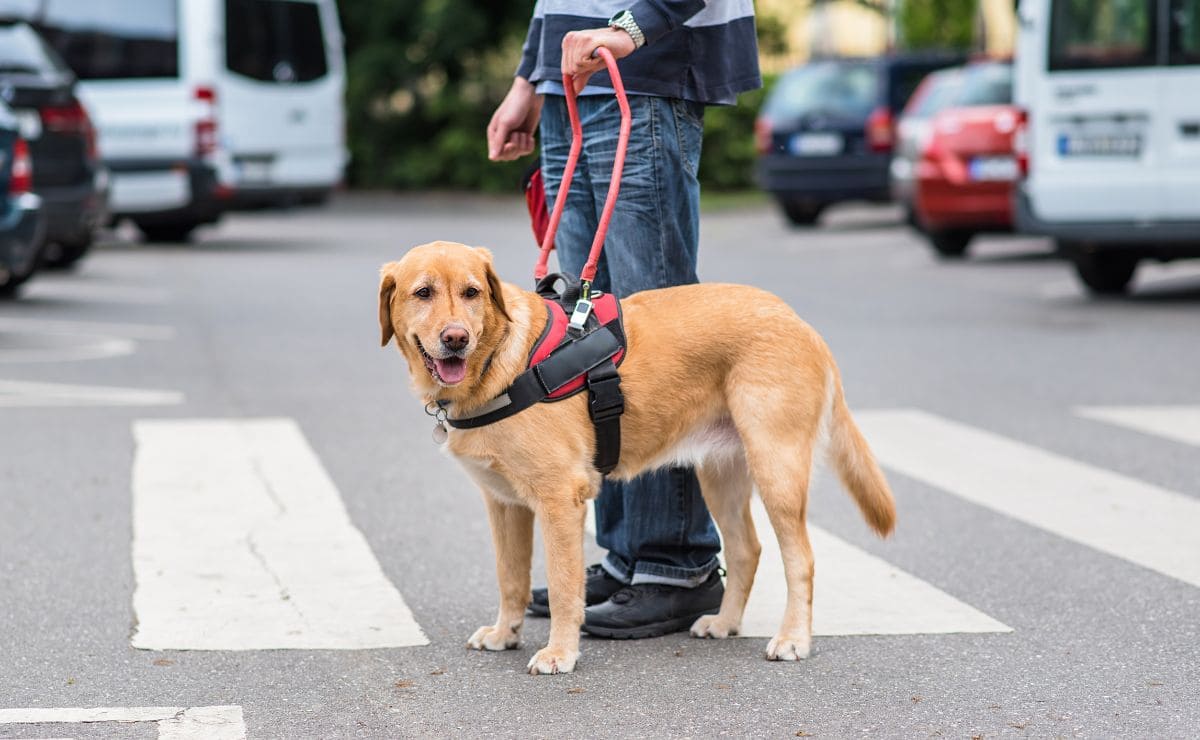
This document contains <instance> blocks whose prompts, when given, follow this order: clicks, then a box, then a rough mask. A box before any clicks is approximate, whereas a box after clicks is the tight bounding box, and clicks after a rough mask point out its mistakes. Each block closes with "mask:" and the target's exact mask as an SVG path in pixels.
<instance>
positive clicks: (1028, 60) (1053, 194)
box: [1015, 0, 1200, 293]
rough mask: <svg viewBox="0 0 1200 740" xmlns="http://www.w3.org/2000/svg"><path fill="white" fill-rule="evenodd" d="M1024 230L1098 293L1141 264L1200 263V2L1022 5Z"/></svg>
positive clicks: (1121, 286)
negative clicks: (1046, 241)
mask: <svg viewBox="0 0 1200 740" xmlns="http://www.w3.org/2000/svg"><path fill="white" fill-rule="evenodd" d="M1018 16H1019V17H1018V21H1019V30H1018V39H1017V54H1016V90H1015V92H1016V101H1017V104H1018V105H1020V106H1022V107H1023V108H1024V109H1025V110H1026V111H1027V115H1028V121H1027V124H1026V128H1025V131H1024V134H1023V137H1021V138H1023V139H1024V145H1025V147H1026V148H1027V155H1028V172H1027V176H1026V177H1025V179H1024V181H1023V182H1021V183H1020V187H1019V189H1018V193H1017V202H1016V204H1015V205H1016V216H1017V225H1018V228H1019V229H1020V230H1021V231H1025V232H1029V233H1034V234H1044V235H1048V236H1052V237H1055V238H1057V239H1058V243H1059V246H1060V249H1061V251H1062V252H1063V254H1064V255H1065V256H1067V257H1068V258H1070V259H1071V260H1072V261H1073V262H1074V263H1075V266H1076V269H1077V271H1078V273H1079V277H1080V278H1081V279H1082V281H1083V282H1084V283H1085V284H1086V285H1087V286H1088V287H1089V288H1090V289H1091V290H1092V291H1094V292H1098V293H1115V292H1121V291H1123V290H1125V288H1126V286H1127V285H1128V283H1129V281H1130V279H1131V278H1132V277H1133V273H1134V270H1135V269H1136V267H1137V263H1138V261H1139V260H1140V259H1142V258H1157V259H1164V260H1166V259H1174V258H1177V257H1200V0H1106V1H1105V2H1079V1H1078V0H1021V2H1020V6H1019V8H1018Z"/></svg>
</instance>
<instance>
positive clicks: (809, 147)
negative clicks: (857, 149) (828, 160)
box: [791, 132, 843, 157]
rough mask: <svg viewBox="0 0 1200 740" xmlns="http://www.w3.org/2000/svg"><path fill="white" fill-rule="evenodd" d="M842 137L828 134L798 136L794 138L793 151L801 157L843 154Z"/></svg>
mask: <svg viewBox="0 0 1200 740" xmlns="http://www.w3.org/2000/svg"><path fill="white" fill-rule="evenodd" d="M842 146H843V141H842V135H841V134H832V133H828V132H822V133H813V134H796V135H795V136H793V137H792V142H791V151H792V154H795V155H797V156H800V157H828V156H830V155H833V154H841V152H842Z"/></svg>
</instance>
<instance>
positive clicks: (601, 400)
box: [440, 274, 625, 474]
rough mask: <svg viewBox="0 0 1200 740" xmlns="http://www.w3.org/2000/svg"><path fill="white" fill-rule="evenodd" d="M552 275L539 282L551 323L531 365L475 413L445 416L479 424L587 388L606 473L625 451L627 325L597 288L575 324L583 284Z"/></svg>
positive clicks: (598, 462) (455, 423) (460, 423)
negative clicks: (621, 371)
mask: <svg viewBox="0 0 1200 740" xmlns="http://www.w3.org/2000/svg"><path fill="white" fill-rule="evenodd" d="M560 280H561V281H564V282H565V278H563V277H562V276H561V275H557V274H552V275H548V276H546V277H545V278H543V279H542V280H541V281H540V282H539V283H538V294H539V295H540V296H541V297H542V301H543V303H544V304H545V306H546V327H545V329H543V330H542V334H541V336H540V337H539V338H538V340H537V342H535V343H534V345H533V349H532V350H531V351H530V353H529V360H528V362H527V367H528V369H527V370H525V372H523V373H521V374H520V375H518V376H517V377H516V379H515V380H513V382H512V384H511V385H509V386H508V388H507V389H506V390H505V391H504V392H503V393H501V394H500V395H499V396H497V397H496V398H494V399H492V400H491V401H489V402H488V403H486V404H484V406H483V407H481V408H479V409H477V410H476V411H475V412H473V413H472V414H470V415H467V416H460V417H457V418H451V417H449V416H448V415H447V416H440V418H441V419H443V420H444V421H445V423H447V424H449V425H450V426H451V427H453V428H455V429H476V428H478V427H482V426H487V425H488V424H494V423H495V422H497V421H500V420H501V419H507V418H508V417H510V416H512V415H514V414H517V413H520V412H521V411H524V410H525V409H527V408H529V407H530V406H532V405H534V404H535V403H551V402H554V401H561V400H563V399H564V398H570V397H571V396H574V395H576V394H578V393H582V392H583V391H584V390H586V391H587V392H588V416H590V417H591V420H592V426H593V428H594V429H595V431H596V450H595V457H594V460H593V462H594V464H595V466H596V470H599V471H600V473H601V474H607V473H609V472H611V471H612V469H613V468H615V467H616V466H617V462H618V460H619V459H620V456H621V414H622V413H623V412H624V410H625V397H624V395H623V394H622V393H621V377H620V375H618V373H617V367H619V366H620V364H621V361H622V360H624V359H625V330H624V326H623V325H622V323H621V306H620V303H618V301H617V299H616V296H613V295H611V294H608V293H595V292H593V293H592V294H591V295H590V297H589V302H590V304H591V310H590V311H588V314H587V316H586V319H585V320H584V321H583V323H582V326H577V325H576V324H572V323H571V320H570V318H568V316H567V310H566V307H572V308H573V310H575V309H577V307H578V304H579V295H580V285H579V284H578V283H573V284H572V283H568V284H567V288H566V289H565V290H564V291H563V293H562V294H560V293H558V292H557V291H555V290H554V285H555V284H556V283H557V282H559V281H560Z"/></svg>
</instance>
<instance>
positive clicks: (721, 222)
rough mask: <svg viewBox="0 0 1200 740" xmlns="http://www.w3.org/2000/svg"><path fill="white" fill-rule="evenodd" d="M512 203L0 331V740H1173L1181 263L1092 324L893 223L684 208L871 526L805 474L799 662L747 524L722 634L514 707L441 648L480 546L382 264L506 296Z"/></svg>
mask: <svg viewBox="0 0 1200 740" xmlns="http://www.w3.org/2000/svg"><path fill="white" fill-rule="evenodd" d="M522 209H523V205H522V204H521V203H520V202H519V201H517V200H514V199H509V198H480V197H464V196H456V195H448V194H447V195H432V196H414V197H396V196H388V195H362V196H352V197H345V198H342V199H340V200H339V201H337V202H335V204H334V205H333V206H332V207H330V208H328V209H324V210H315V211H295V212H286V213H258V214H247V215H239V216H235V217H231V218H229V219H228V220H227V221H226V222H225V223H224V224H223V225H222V226H220V227H219V228H217V229H213V230H210V231H207V232H201V233H200V234H199V235H198V238H197V240H196V241H195V243H193V244H191V245H187V246H165V245H154V244H149V245H143V244H136V243H133V242H131V241H128V240H125V239H123V238H121V237H122V234H118V235H116V236H115V237H114V238H112V239H110V240H108V241H107V242H106V243H105V244H103V245H102V246H100V247H99V248H98V249H97V250H96V251H95V253H94V255H93V256H91V257H89V258H88V259H87V260H86V261H85V262H84V263H83V264H82V265H81V266H80V267H79V269H78V270H77V271H76V272H74V273H65V274H39V275H38V276H37V277H36V279H35V280H34V281H32V282H31V283H30V284H29V285H28V289H27V291H26V293H25V295H24V297H23V298H22V299H20V300H19V301H15V302H10V303H5V304H0V450H2V451H3V452H2V454H0V594H2V595H3V598H2V599H0V624H3V625H4V627H3V629H0V736H2V737H21V738H23V737H43V738H44V737H51V736H54V737H65V736H70V737H153V736H156V735H157V736H158V737H220V738H235V737H242V736H248V737H252V738H253V737H352V736H353V737H398V736H485V735H486V736H495V735H499V736H543V735H556V736H567V737H576V736H579V737H582V736H649V737H660V736H672V737H674V736H680V737H685V736H696V737H709V736H718V735H734V736H763V737H783V736H788V737H791V736H816V737H822V736H823V737H842V736H871V737H877V736H878V737H915V736H955V737H968V736H970V737H992V736H997V735H1017V736H1020V735H1031V736H1038V737H1041V736H1067V737H1073V736H1080V737H1096V736H1117V735H1130V736H1137V737H1172V736H1185V735H1188V734H1191V733H1192V732H1194V728H1195V726H1196V724H1197V722H1200V693H1198V691H1197V688H1196V687H1197V686H1200V618H1198V617H1197V615H1200V538H1197V537H1196V536H1195V532H1197V531H1200V487H1198V485H1197V481H1200V475H1197V473H1198V472H1200V467H1198V465H1197V462H1196V461H1197V459H1200V456H1198V455H1197V447H1200V387H1198V386H1197V384H1196V380H1195V377H1196V375H1195V368H1196V367H1198V366H1200V345H1197V343H1196V341H1195V337H1196V329H1197V326H1198V320H1200V313H1198V312H1200V269H1197V268H1196V267H1195V266H1192V265H1188V264H1186V263H1179V264H1171V265H1165V266H1159V267H1154V268H1153V269H1149V270H1143V271H1142V272H1141V273H1140V274H1139V277H1138V281H1139V282H1138V285H1137V288H1136V290H1135V292H1134V293H1133V294H1132V295H1131V296H1130V297H1127V298H1123V299H1116V300H1095V299H1092V298H1089V297H1087V296H1086V295H1085V294H1084V293H1083V292H1082V291H1081V290H1080V289H1078V288H1077V287H1076V286H1075V284H1074V282H1073V277H1072V274H1071V271H1070V269H1069V268H1068V267H1067V266H1066V265H1064V264H1062V263H1060V262H1058V261H1057V260H1055V259H1054V258H1053V256H1052V255H1051V253H1050V248H1049V246H1048V244H1046V243H1045V242H1043V241H1040V240H1033V239H1023V238H1017V237H992V238H982V239H980V240H979V242H978V243H977V244H973V245H972V256H971V257H969V258H968V259H966V260H963V261H958V262H950V263H947V262H940V261H938V260H937V259H935V258H934V257H933V256H932V254H931V253H930V252H929V250H928V249H927V247H925V246H924V245H923V244H922V242H921V241H920V240H919V239H917V238H916V237H915V236H914V235H912V234H911V233H910V232H908V231H907V230H906V229H905V228H904V227H902V226H901V225H899V214H898V212H897V211H895V210H894V209H889V208H870V209H867V208H853V207H851V208H842V209H838V210H834V211H832V212H830V213H829V214H827V215H826V216H825V219H824V220H825V223H824V224H823V225H822V226H821V227H818V228H815V229H806V230H793V229H790V228H788V227H785V226H784V224H783V222H782V219H781V218H780V217H779V216H778V215H777V214H776V213H775V212H774V211H772V210H769V209H767V208H766V207H765V206H754V207H742V208H735V209H720V210H716V211H713V212H709V213H706V214H705V215H704V217H703V223H702V256H701V275H702V278H703V279H704V280H706V281H728V282H744V283H752V284H756V285H759V286H761V287H764V288H767V289H769V290H772V291H774V292H776V293H778V294H779V295H781V296H783V297H784V298H785V299H786V300H787V301H788V302H789V303H790V304H791V305H792V306H793V307H794V308H795V309H796V310H797V311H798V312H799V313H800V314H801V315H802V316H803V317H804V318H805V319H806V320H808V321H809V322H810V323H812V324H813V325H814V326H815V327H816V328H817V329H818V330H819V331H821V332H822V334H823V335H824V336H825V338H826V339H827V341H828V342H829V344H830V346H831V348H832V349H833V351H834V354H835V355H836V357H837V358H838V362H839V365H840V368H841V370H842V373H843V376H844V382H845V387H846V392H847V396H848V400H849V402H850V404H851V407H852V408H853V409H854V410H855V413H856V416H857V417H858V419H859V421H860V424H861V426H862V427H863V429H864V432H865V434H866V435H867V438H868V440H869V441H870V442H871V444H872V445H873V447H874V449H875V451H876V453H877V455H878V456H879V458H880V461H881V463H882V464H883V465H884V467H885V470H886V472H887V474H888V477H889V479H890V481H891V483H892V486H893V488H894V491H895V494H896V497H897V503H898V509H899V525H898V530H897V532H896V534H895V535H894V536H893V537H892V538H891V539H889V540H887V541H879V540H877V539H875V538H874V537H873V536H871V535H870V534H869V532H868V530H867V528H866V527H865V526H864V525H863V524H862V522H861V520H860V519H859V517H858V514H857V511H856V510H855V509H854V507H853V504H852V503H851V502H850V501H849V499H848V498H847V497H846V496H845V495H844V494H842V493H841V492H840V490H839V488H838V486H837V484H836V482H835V481H834V480H833V479H832V478H831V477H827V476H819V477H818V478H817V480H816V481H815V483H814V487H813V491H812V506H811V513H810V522H811V529H812V531H813V542H814V549H815V551H816V562H817V576H816V584H817V585H816V595H815V600H814V611H815V618H814V621H815V631H816V634H817V637H816V639H815V642H814V654H813V656H812V657H811V658H810V659H809V660H807V661H803V662H800V663H796V664H785V663H768V662H766V661H764V660H763V659H762V653H763V649H764V647H765V645H766V641H767V638H768V637H769V636H770V635H771V634H772V633H773V630H774V626H775V620H777V619H778V618H779V616H780V612H781V607H780V603H781V601H780V600H781V598H782V588H783V579H782V572H781V566H780V564H779V562H778V551H777V546H776V545H775V544H774V542H773V538H772V537H771V536H770V530H769V527H767V526H766V525H765V522H763V521H762V519H761V516H760V517H759V521H760V524H759V527H758V529H759V533H760V536H761V537H762V538H763V540H764V556H763V561H762V565H761V566H760V570H759V574H758V579H757V582H756V586H755V591H754V594H753V595H752V598H751V604H750V607H749V609H748V612H747V617H746V621H745V625H744V627H745V629H744V631H743V632H744V637H741V638H738V639H733V640H727V641H713V640H706V641H701V640H693V639H691V638H689V637H687V636H686V635H685V634H684V635H674V636H669V637H663V638H658V639H653V640H643V641H633V642H623V641H617V642H609V641H604V640H597V639H587V640H585V641H584V643H583V656H582V658H581V660H580V663H579V666H578V669H577V671H576V672H575V673H574V674H572V675H568V676H553V677H539V678H532V677H530V676H527V675H525V673H524V670H523V669H524V666H525V663H526V662H527V660H528V658H529V656H530V655H531V654H532V652H533V651H534V650H536V649H537V648H538V647H540V645H541V643H542V642H543V641H544V640H545V639H546V637H547V634H548V624H547V622H545V621H544V620H537V619H531V620H529V621H528V622H527V624H526V627H525V638H524V640H525V642H524V644H523V645H522V646H521V648H520V649H519V650H518V651H516V652H515V653H514V652H509V653H495V654H493V653H489V654H480V653H476V652H471V651H468V650H466V649H465V648H464V645H465V641H466V638H467V637H468V636H469V635H470V634H471V632H473V631H474V629H475V628H476V627H477V626H479V625H480V624H484V623H485V622H488V621H490V619H491V618H492V615H493V613H494V607H495V599H496V589H495V586H494V575H493V573H494V570H493V563H492V556H491V545H490V537H489V535H488V529H487V524H486V520H485V519H486V517H485V515H484V512H483V507H482V505H481V504H480V502H479V500H478V494H477V493H476V492H475V490H474V489H473V488H472V486H471V484H470V483H469V481H468V480H467V478H466V476H465V475H463V474H462V473H461V472H460V471H459V470H458V469H457V467H456V466H455V464H454V463H453V462H452V461H451V460H449V459H447V458H446V457H444V456H443V455H441V454H440V453H439V452H438V451H437V450H436V449H435V447H434V445H433V443H432V441H431V440H430V432H431V429H432V425H431V424H430V422H429V419H428V418H427V417H426V416H425V414H424V413H423V412H422V410H421V408H420V405H419V404H418V403H417V402H416V401H415V400H414V399H413V397H412V395H411V394H410V393H409V391H408V389H407V377H406V376H407V373H406V370H405V368H404V363H403V361H402V360H401V359H400V358H399V357H398V356H397V355H396V352H395V350H394V349H392V348H389V349H388V350H386V351H385V350H381V349H380V348H379V346H378V345H379V335H378V325H377V319H376V293H377V281H378V268H379V266H380V264H381V263H383V262H385V261H388V260H390V259H395V258H398V257H399V256H400V255H402V254H403V253H404V251H405V250H406V249H407V248H408V247H410V246H412V245H414V244H418V243H422V242H425V241H431V240H434V239H451V240H456V241H462V242H465V243H468V244H474V245H486V246H488V247H490V248H491V249H492V250H493V251H494V252H495V253H496V258H497V264H498V267H499V271H500V273H501V275H502V276H503V277H504V278H505V279H507V280H508V281H510V282H514V283H517V284H519V285H529V284H530V280H529V276H530V274H531V270H532V265H533V261H534V258H535V249H534V245H533V242H532V238H531V236H530V233H529V227H528V224H527V222H526V221H525V219H524V216H523V210H522ZM701 308H702V307H697V310H701ZM779 381H780V383H786V382H789V368H785V367H781V368H779ZM759 514H760V515H761V512H759ZM588 555H589V556H590V557H595V556H596V555H598V550H597V549H596V548H595V546H594V544H589V545H588ZM541 568H542V560H541V557H540V554H539V555H538V556H537V558H536V561H535V582H539V583H540V582H541V580H542V579H541ZM188 733H190V734H188Z"/></svg>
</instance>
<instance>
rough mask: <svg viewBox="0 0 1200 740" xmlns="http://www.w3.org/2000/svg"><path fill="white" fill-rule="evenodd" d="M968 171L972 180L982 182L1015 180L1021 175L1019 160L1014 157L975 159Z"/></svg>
mask: <svg viewBox="0 0 1200 740" xmlns="http://www.w3.org/2000/svg"><path fill="white" fill-rule="evenodd" d="M968 171H969V172H970V174H971V179H972V180H978V181H981V182H986V181H1001V182H1003V181H1009V180H1015V179H1017V175H1018V174H1020V172H1019V171H1018V169H1017V160H1016V159H1014V158H1012V157H975V158H974V159H972V160H971V163H970V165H968Z"/></svg>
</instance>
